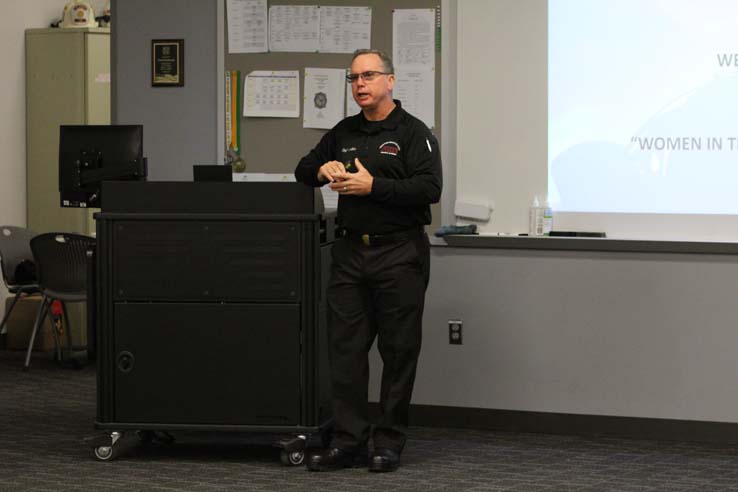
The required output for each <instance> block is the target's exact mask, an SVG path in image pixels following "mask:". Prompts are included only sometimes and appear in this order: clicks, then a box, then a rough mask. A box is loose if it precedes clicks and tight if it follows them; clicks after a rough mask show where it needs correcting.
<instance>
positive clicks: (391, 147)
mask: <svg viewBox="0 0 738 492" xmlns="http://www.w3.org/2000/svg"><path fill="white" fill-rule="evenodd" d="M379 153H380V154H388V155H397V154H399V153H400V146H399V145H398V144H397V142H392V141H389V142H384V143H383V144H382V145H380V146H379Z"/></svg>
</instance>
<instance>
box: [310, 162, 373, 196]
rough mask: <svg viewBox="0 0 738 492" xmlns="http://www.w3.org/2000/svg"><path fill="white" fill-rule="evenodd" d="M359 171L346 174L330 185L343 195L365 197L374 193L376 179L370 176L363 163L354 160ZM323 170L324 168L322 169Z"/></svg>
mask: <svg viewBox="0 0 738 492" xmlns="http://www.w3.org/2000/svg"><path fill="white" fill-rule="evenodd" d="M354 164H355V165H356V169H357V171H356V172H355V173H344V175H343V176H342V177H340V178H338V179H336V180H335V181H333V182H331V184H330V185H329V186H330V187H331V189H332V190H333V191H337V192H338V193H340V194H341V195H356V196H365V195H368V194H369V193H371V192H372V184H373V183H374V177H373V176H372V175H371V174H369V171H367V170H366V168H365V167H364V165H363V164H362V163H361V161H360V160H359V159H358V158H356V159H354ZM321 169H322V168H321Z"/></svg>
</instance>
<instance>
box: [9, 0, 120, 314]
mask: <svg viewBox="0 0 738 492" xmlns="http://www.w3.org/2000/svg"><path fill="white" fill-rule="evenodd" d="M65 3H66V1H65V0H32V1H28V0H3V2H2V6H3V11H4V12H5V13H6V15H3V16H0V46H3V49H2V50H1V51H0V67H3V76H2V77H0V114H2V115H3V117H2V119H0V224H2V225H17V226H25V225H26V91H25V37H24V32H25V30H26V29H30V28H39V27H49V25H50V24H51V22H54V21H56V20H59V19H60V18H61V15H62V11H63V9H64V5H65ZM90 4H91V5H92V7H93V9H94V10H95V12H96V13H98V12H99V13H101V12H102V8H103V7H104V6H105V4H106V1H105V0H96V1H92V2H90ZM98 15H99V14H98ZM7 294H8V293H7V290H6V289H5V286H4V285H1V286H0V316H2V314H4V312H5V298H6V297H7Z"/></svg>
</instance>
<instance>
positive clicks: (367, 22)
mask: <svg viewBox="0 0 738 492" xmlns="http://www.w3.org/2000/svg"><path fill="white" fill-rule="evenodd" d="M371 31H372V8H371V7H335V6H328V5H321V6H320V52H321V53H353V52H354V51H356V50H358V49H367V48H369V47H371V41H372V39H371Z"/></svg>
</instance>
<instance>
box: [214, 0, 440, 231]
mask: <svg viewBox="0 0 738 492" xmlns="http://www.w3.org/2000/svg"><path fill="white" fill-rule="evenodd" d="M273 5H332V6H342V7H347V6H351V7H371V9H372V22H371V48H373V49H379V50H382V51H385V52H386V53H388V54H389V55H390V56H392V12H393V10H394V9H423V8H433V9H436V10H437V15H440V2H438V1H437V0H436V1H425V0H395V1H391V2H390V1H382V0H344V1H336V0H327V1H325V2H316V1H315V0H313V1H309V0H307V1H306V0H291V1H276V2H269V6H273ZM227 15H228V13H227V12H226V16H227ZM437 20H440V19H439V18H437ZM438 25H440V24H438ZM438 34H439V33H438V31H437V32H436V37H437V40H436V51H435V55H436V60H435V127H434V128H433V133H434V134H435V135H436V137H437V138H438V140H439V141H440V140H441V131H442V128H441V125H440V123H441V52H440V38H439V37H438ZM225 49H226V54H225V69H226V70H239V71H240V72H241V87H240V90H241V91H243V80H244V78H245V76H246V75H248V74H249V73H250V72H252V71H254V70H299V73H300V77H299V80H300V101H301V105H300V106H301V107H300V117H299V118H261V117H248V118H244V117H243V116H240V118H241V120H240V123H241V124H240V128H241V129H240V134H241V156H242V158H243V159H244V160H245V161H246V172H254V173H292V172H293V171H294V170H295V166H296V165H297V163H298V161H299V160H300V158H301V157H302V156H304V155H305V154H307V153H308V152H309V151H310V149H312V148H313V147H314V146H315V145H316V144H317V143H318V141H319V140H320V138H321V137H322V136H323V135H324V134H325V133H326V132H327V130H322V129H312V128H303V119H302V115H303V113H302V98H303V91H304V74H305V67H316V68H342V69H343V68H348V67H349V66H350V64H351V54H350V53H339V54H336V53H283V52H270V53H234V54H231V53H229V52H228V22H227V20H226V29H225ZM242 95H243V92H242ZM349 97H350V96H349ZM238 110H239V115H242V114H243V107H241V108H238ZM434 208H435V207H434ZM433 215H434V218H435V219H436V220H440V209H439V210H435V209H434V211H433Z"/></svg>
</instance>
